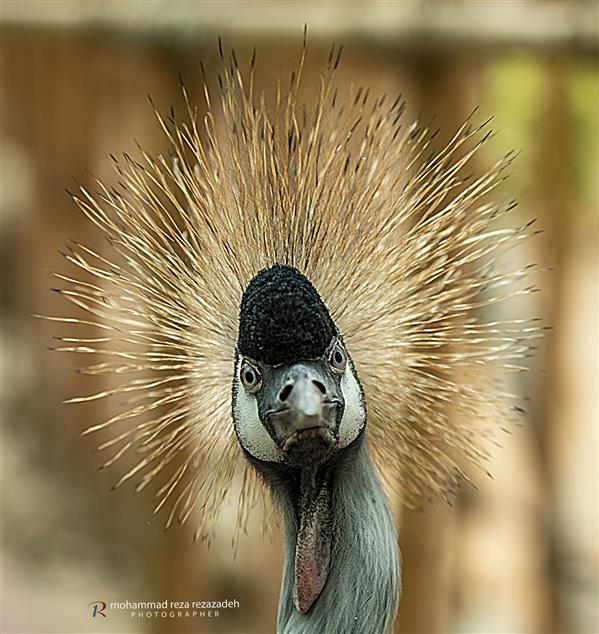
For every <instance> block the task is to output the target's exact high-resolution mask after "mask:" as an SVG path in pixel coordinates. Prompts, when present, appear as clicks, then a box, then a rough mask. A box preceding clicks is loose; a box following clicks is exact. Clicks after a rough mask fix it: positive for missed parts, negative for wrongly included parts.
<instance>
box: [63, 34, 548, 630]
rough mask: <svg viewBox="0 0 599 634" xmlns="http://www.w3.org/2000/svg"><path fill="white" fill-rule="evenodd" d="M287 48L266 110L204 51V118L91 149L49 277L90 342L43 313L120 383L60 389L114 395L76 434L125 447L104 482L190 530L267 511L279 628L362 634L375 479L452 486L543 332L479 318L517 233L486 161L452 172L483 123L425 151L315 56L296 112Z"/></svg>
mask: <svg viewBox="0 0 599 634" xmlns="http://www.w3.org/2000/svg"><path fill="white" fill-rule="evenodd" d="M305 52H306V48H305V46H304V49H303V51H302V55H301V59H300V62H299V64H298V67H297V69H296V70H295V71H294V73H293V74H292V76H291V81H290V82H289V85H288V88H283V87H282V86H281V84H279V85H277V87H276V89H275V91H274V95H272V98H269V97H270V96H265V95H264V94H263V93H260V92H258V91H257V90H256V88H255V81H254V77H255V62H254V59H255V58H254V59H252V61H251V63H250V65H249V70H248V71H247V72H242V71H241V70H240V67H239V66H238V64H237V61H236V59H235V55H234V54H233V55H231V57H230V58H229V59H225V57H224V56H223V60H222V67H221V71H220V74H219V88H218V90H217V92H218V98H217V99H213V97H214V94H213V93H211V92H210V90H209V89H208V88H206V89H205V91H204V99H205V113H206V114H205V115H204V116H202V117H200V116H199V114H198V112H197V110H195V109H194V108H192V107H191V106H188V113H187V115H188V116H187V118H186V119H185V120H184V121H178V120H176V119H175V118H174V115H173V116H171V117H168V118H164V117H162V116H161V115H160V114H159V113H157V117H158V121H159V123H160V125H161V126H162V128H163V130H164V132H165V134H166V136H167V138H168V140H169V143H170V147H171V150H172V152H171V155H170V156H151V155H150V154H148V153H146V152H145V151H144V150H140V152H141V157H140V158H139V160H133V159H132V158H130V157H129V156H127V155H125V156H124V157H123V158H122V159H116V158H114V163H115V167H116V170H117V172H118V175H119V183H118V185H117V186H115V187H109V186H106V185H104V184H103V183H102V182H100V181H97V182H96V186H95V190H96V191H93V192H92V191H90V190H89V189H86V188H85V187H81V188H80V189H79V190H78V191H77V193H75V194H73V198H74V199H75V201H76V202H77V204H78V205H79V206H80V207H81V209H82V210H83V212H84V213H85V214H86V215H87V216H88V218H89V219H90V220H91V221H92V222H93V223H95V225H96V226H97V227H98V228H99V229H100V231H101V232H102V234H104V235H105V236H106V237H107V238H108V241H107V242H108V245H109V246H108V247H107V249H108V251H102V252H98V251H96V250H93V249H91V248H89V247H87V246H84V245H81V244H79V243H72V244H70V245H69V247H68V249H67V250H66V251H65V253H64V256H65V258H66V259H67V260H68V261H69V262H70V263H71V264H72V265H73V266H74V267H75V268H76V269H77V270H78V273H77V274H71V275H66V274H57V277H59V278H60V279H61V280H63V281H64V283H65V284H64V288H63V289H62V290H61V291H60V292H61V293H62V294H63V295H64V296H65V298H67V299H68V300H70V301H72V302H73V303H74V304H76V305H77V306H78V307H79V308H83V309H85V310H86V311H88V313H89V318H87V319H85V320H82V323H83V324H85V325H87V326H89V325H92V326H95V327H96V328H97V331H98V333H99V335H98V336H96V337H85V336H83V335H78V334H77V333H73V332H72V330H73V329H74V328H76V325H75V324H76V321H77V320H76V319H73V318H72V317H64V318H63V317H54V318H53V319H55V320H57V321H61V320H63V321H64V322H65V323H66V324H68V326H69V329H70V333H69V335H68V336H67V337H64V338H63V345H61V346H60V349H61V350H69V351H74V352H81V353H84V354H92V355H95V357H96V358H97V360H96V361H94V363H92V364H91V365H89V366H88V367H87V369H86V370H85V372H87V373H88V374H95V375H105V374H107V373H111V372H112V373H116V375H117V376H118V377H119V379H120V380H119V383H118V385H117V386H116V387H114V388H112V389H108V390H105V391H103V392H101V393H98V394H92V395H89V396H80V397H76V398H73V399H71V402H80V401H86V400H93V399H96V398H103V397H111V396H114V395H118V396H119V397H120V398H119V400H120V401H123V399H124V402H125V403H126V405H125V407H123V408H122V409H121V410H119V411H118V413H116V414H115V415H113V416H111V417H110V418H109V419H107V420H105V421H102V422H99V423H98V424H95V425H93V426H92V427H90V428H89V429H87V430H86V433H97V434H99V435H101V436H102V443H101V445H100V446H101V449H102V450H103V451H106V452H111V453H110V455H109V457H107V459H106V461H105V462H104V464H103V466H109V465H111V464H113V463H114V462H116V461H117V460H119V459H120V458H121V457H122V456H124V455H129V454H131V455H132V456H135V455H138V456H139V458H138V459H137V461H134V462H133V465H134V466H132V467H130V468H129V469H128V470H127V471H126V472H125V473H124V474H123V475H122V476H121V477H120V479H119V480H118V482H117V483H116V486H118V485H120V484H121V483H123V482H125V481H127V480H129V479H131V478H134V477H136V478H138V480H137V481H138V484H137V489H143V488H144V487H146V486H147V485H148V484H149V483H152V482H155V481H159V486H158V487H157V493H156V496H157V497H156V509H155V510H156V511H158V510H160V509H161V508H163V507H167V508H170V511H169V512H168V517H167V521H166V524H167V526H169V525H170V524H171V523H172V522H173V521H179V522H185V521H186V520H187V519H188V518H189V517H190V516H192V517H193V519H194V521H195V522H196V523H197V524H196V525H197V531H196V536H199V537H201V538H202V539H211V538H212V537H213V533H214V526H215V522H216V520H217V518H218V514H219V510H220V508H221V506H222V501H223V492H224V491H228V490H232V489H233V488H234V487H232V484H233V483H236V486H237V485H238V486H239V488H240V492H239V507H238V508H239V512H238V523H237V526H238V528H239V527H242V526H243V525H244V524H245V522H246V520H247V516H248V513H249V511H250V509H251V508H252V507H254V506H256V505H257V504H259V505H261V506H262V508H263V509H264V508H267V505H269V504H270V503H271V501H272V502H274V505H275V506H276V508H277V509H278V512H279V515H280V517H281V519H282V525H283V531H284V548H285V568H284V573H283V585H282V593H281V598H280V607H279V616H278V630H279V632H281V633H300V632H301V633H308V634H309V633H319V634H320V633H322V632H327V633H334V632H339V633H343V634H348V633H350V632H355V633H360V634H368V633H373V634H374V633H376V634H378V633H380V632H386V631H389V630H390V629H391V628H392V626H393V622H394V618H395V614H396V610H397V604H398V601H399V593H400V563H399V559H400V558H399V551H398V547H397V539H396V532H395V525H394V521H393V518H392V516H391V513H390V511H389V506H388V504H387V501H386V497H385V493H384V491H383V485H382V483H381V482H382V480H381V478H384V481H385V484H386V485H388V486H389V487H390V489H388V490H391V491H393V492H394V494H395V495H396V496H398V499H401V500H402V501H403V502H405V503H407V504H415V503H418V501H419V500H420V498H421V497H422V496H424V497H430V496H431V495H433V494H440V495H442V496H448V495H451V493H452V492H453V490H454V489H455V487H456V486H457V484H458V483H459V482H460V481H461V480H462V479H463V478H464V477H466V474H465V473H464V472H463V465H464V462H465V460H468V461H471V462H473V463H475V464H479V463H481V462H482V461H483V460H484V458H485V456H486V442H487V441H488V437H489V432H490V431H491V430H493V429H494V428H496V427H498V426H501V425H502V424H504V423H505V422H506V421H507V420H509V419H510V418H511V417H512V416H513V415H514V412H515V410H516V409H517V408H515V407H514V405H513V397H512V396H511V395H510V393H509V390H507V389H506V388H505V384H504V383H502V382H501V380H498V377H500V373H501V371H502V370H513V369H518V362H517V359H519V358H522V357H524V356H526V355H527V354H528V351H529V349H530V344H531V340H532V339H534V338H535V337H537V336H538V334H539V330H540V329H539V326H538V324H537V322H536V321H534V320H531V321H527V320H526V319H517V318H513V319H510V318H504V317H502V319H500V320H499V319H496V318H494V317H493V315H491V314H490V312H489V310H488V309H489V307H490V306H491V305H493V304H496V303H498V302H501V301H504V300H506V299H508V298H509V297H512V296H514V295H520V294H526V293H528V292H531V291H532V290H533V288H532V287H531V285H530V283H529V282H528V281H527V280H528V276H529V273H530V272H531V270H533V269H534V267H531V266H527V267H521V268H519V267H517V266H515V267H512V268H510V267H509V265H508V266H506V265H505V264H504V262H505V259H504V258H501V256H502V255H503V254H504V253H505V251H506V250H508V249H510V248H512V247H513V246H514V245H516V244H517V243H519V242H520V241H521V240H523V239H525V238H527V237H528V236H529V235H531V234H532V233H533V229H532V228H531V226H530V223H529V224H525V225H522V226H515V224H514V222H513V221H512V223H511V224H510V223H509V222H506V221H505V218H503V217H504V216H508V214H509V212H510V211H511V210H512V208H513V207H514V205H513V202H512V201H509V200H507V201H501V200H497V199H496V197H494V196H493V195H492V194H493V192H494V190H495V189H496V188H497V186H498V185H499V184H500V183H501V182H502V180H503V177H504V170H505V168H506V166H507V165H508V164H509V162H510V157H509V156H507V157H505V158H503V159H502V160H500V161H499V162H498V163H497V164H496V165H494V166H493V167H492V168H490V169H489V170H487V171H484V172H482V173H480V174H479V175H478V176H474V177H470V178H466V177H465V176H464V170H466V169H468V170H469V169H470V168H471V166H470V165H469V163H471V162H472V158H473V156H474V155H475V153H476V151H477V149H478V148H479V147H480V146H481V144H482V143H483V142H484V140H485V139H486V138H487V136H488V132H487V124H483V126H481V127H478V128H477V127H476V126H473V125H472V122H471V120H468V121H466V123H465V124H464V125H462V126H461V127H460V128H459V129H458V130H457V132H456V133H455V135H454V136H453V138H452V139H451V141H450V142H449V143H448V144H447V145H446V147H444V148H442V149H441V150H440V151H439V152H437V153H436V154H431V153H430V150H429V143H430V139H431V137H432V136H433V135H432V134H431V131H430V130H429V129H428V128H427V127H426V126H420V125H419V124H417V123H415V124H412V125H405V124H404V117H402V112H403V110H404V104H403V102H402V100H401V99H400V98H398V99H396V100H394V101H393V100H387V99H386V97H385V96H384V95H381V96H379V97H375V98H373V97H372V96H371V95H370V94H369V93H368V91H364V90H362V89H357V90H353V89H349V90H344V89H343V87H341V88H339V89H338V88H337V84H336V79H335V71H336V68H337V66H338V63H339V55H338V51H336V50H334V51H332V53H331V56H330V58H329V62H328V64H327V65H326V67H325V68H324V69H323V72H322V75H321V79H320V82H319V84H318V86H317V94H316V99H315V100H314V101H313V102H309V103H303V102H302V100H301V99H300V97H299V87H300V84H301V81H302V79H301V78H302V69H303V66H304V58H305ZM183 90H184V92H185V89H183ZM185 97H186V100H187V103H188V104H189V98H188V96H187V93H186V92H185ZM481 130H482V131H481ZM500 217H502V218H503V224H502V226H501V227H497V228H494V227H493V223H494V222H496V220H497V219H498V218H500ZM508 217H509V216H508ZM264 485H265V486H264ZM269 498H270V499H269ZM264 517H266V515H264Z"/></svg>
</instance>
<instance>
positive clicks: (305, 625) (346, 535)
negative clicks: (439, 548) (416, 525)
mask: <svg viewBox="0 0 599 634" xmlns="http://www.w3.org/2000/svg"><path fill="white" fill-rule="evenodd" d="M267 479H268V478H267ZM268 480H270V484H271V487H272V489H273V493H274V496H275V498H276V500H277V501H278V503H279V506H280V508H281V511H282V515H283V522H284V547H285V564H284V574H283V584H282V589H281V598H280V603H279V616H278V624H277V631H278V632H279V633H280V634H300V633H301V634H312V633H314V634H316V633H318V634H322V633H323V632H326V633H327V634H337V633H338V634H349V633H352V632H353V633H356V634H358V633H359V634H382V633H383V632H388V631H390V630H391V628H392V626H393V621H394V619H395V614H396V611H397V604H398V600H399V595H400V591H401V581H400V558H399V550H398V546H397V535H396V530H395V524H394V522H393V518H392V515H391V513H390V510H389V507H388V505H387V500H386V497H385V494H384V492H383V489H382V487H381V484H380V482H379V481H378V479H377V477H376V475H375V473H374V469H373V465H372V462H371V460H370V457H369V455H368V451H367V447H366V442H365V439H364V437H363V436H362V437H361V438H360V439H358V441H356V443H354V446H352V447H348V448H347V449H345V450H344V451H343V455H342V456H341V457H340V458H338V459H337V461H336V464H335V465H334V466H333V467H332V469H331V471H330V473H329V476H328V481H329V486H330V492H331V511H332V543H331V558H330V568H329V573H328V577H327V580H326V584H325V586H324V588H323V590H322V592H321V594H320V596H319V597H318V599H316V601H315V603H314V604H313V605H312V607H311V608H310V610H309V611H308V612H306V613H305V614H302V613H301V612H299V611H298V610H297V609H296V608H295V607H294V604H293V589H294V565H295V561H294V560H295V548H296V542H297V536H298V516H297V502H296V500H295V499H294V489H293V487H292V486H289V483H288V482H287V483H286V482H285V479H280V480H278V479H275V480H274V481H273V479H268ZM277 480H278V481H277Z"/></svg>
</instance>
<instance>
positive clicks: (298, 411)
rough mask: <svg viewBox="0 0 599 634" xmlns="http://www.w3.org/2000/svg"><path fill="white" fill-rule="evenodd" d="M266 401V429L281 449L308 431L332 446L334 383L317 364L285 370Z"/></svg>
mask: <svg viewBox="0 0 599 634" xmlns="http://www.w3.org/2000/svg"><path fill="white" fill-rule="evenodd" d="M275 386H276V387H275ZM268 400H269V406H268V408H267V412H266V414H267V420H268V427H267V428H268V429H269V433H270V434H271V436H272V438H273V439H274V440H275V442H276V443H277V444H278V445H279V446H280V447H282V448H283V449H284V448H286V447H289V443H290V442H294V441H295V440H297V439H298V438H297V437H298V434H299V433H301V432H306V431H307V430H314V431H315V432H318V434H319V436H321V437H323V438H326V439H327V441H326V444H329V443H330V444H332V443H333V434H334V433H335V429H336V419H337V407H338V406H339V404H340V401H339V398H338V396H337V394H336V387H335V385H334V383H332V382H331V379H330V378H329V377H327V375H326V373H325V372H324V371H323V370H322V369H321V368H319V366H318V363H317V362H308V363H297V364H295V365H293V366H291V367H290V368H287V369H286V370H285V371H284V373H281V375H280V377H279V380H278V381H273V384H272V391H271V392H270V398H269V399H268Z"/></svg>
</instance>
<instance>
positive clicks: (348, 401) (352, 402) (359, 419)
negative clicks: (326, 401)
mask: <svg viewBox="0 0 599 634" xmlns="http://www.w3.org/2000/svg"><path fill="white" fill-rule="evenodd" d="M341 391H342V392H343V398H344V399H345V409H344V410H343V416H342V418H341V423H340V425H339V442H338V446H339V448H340V449H342V448H344V447H347V446H348V445H349V444H350V443H352V442H353V441H354V440H355V439H356V438H357V437H358V435H359V434H360V432H361V431H362V428H363V427H364V424H365V422H366V410H365V409H364V404H363V401H362V389H361V388H360V384H359V383H358V379H357V378H356V374H355V371H354V368H353V365H352V364H351V363H348V365H347V370H346V372H345V374H344V375H343V376H342V377H341Z"/></svg>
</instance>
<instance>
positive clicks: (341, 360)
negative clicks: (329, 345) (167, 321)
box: [329, 342, 347, 374]
mask: <svg viewBox="0 0 599 634" xmlns="http://www.w3.org/2000/svg"><path fill="white" fill-rule="evenodd" d="M329 365H330V366H331V369H332V370H333V372H336V373H338V374H343V373H344V372H345V366H346V365H347V353H346V352H345V350H344V348H343V346H342V345H341V344H340V343H339V342H337V343H336V344H335V345H334V347H333V349H332V350H331V354H330V356H329Z"/></svg>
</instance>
